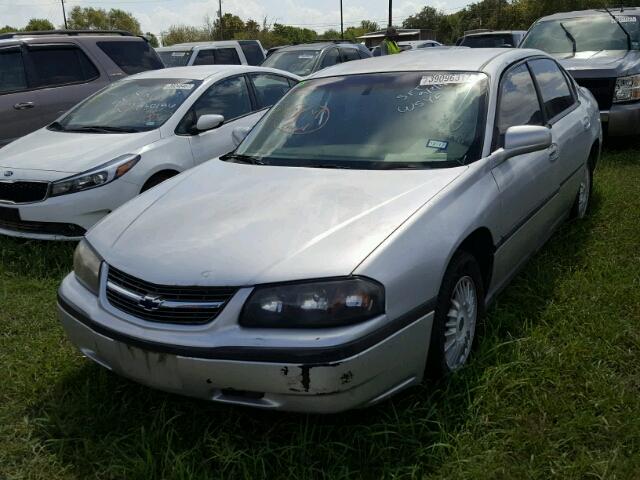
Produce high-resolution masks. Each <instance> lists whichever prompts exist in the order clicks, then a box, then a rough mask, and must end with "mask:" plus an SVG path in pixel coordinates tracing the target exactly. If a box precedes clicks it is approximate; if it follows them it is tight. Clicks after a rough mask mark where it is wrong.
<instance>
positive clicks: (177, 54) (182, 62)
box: [158, 50, 191, 67]
mask: <svg viewBox="0 0 640 480" xmlns="http://www.w3.org/2000/svg"><path fill="white" fill-rule="evenodd" d="M158 55H159V56H160V60H162V63H164V66H165V67H186V66H187V63H189V58H191V51H190V50H160V51H158Z"/></svg>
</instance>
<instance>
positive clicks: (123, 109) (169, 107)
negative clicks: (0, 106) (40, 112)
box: [49, 78, 202, 133]
mask: <svg viewBox="0 0 640 480" xmlns="http://www.w3.org/2000/svg"><path fill="white" fill-rule="evenodd" d="M200 83H202V82H201V81H199V80H186V79H180V78H176V79H166V78H163V79H157V78H153V79H132V80H129V79H126V80H121V81H119V82H117V83H114V84H112V85H110V86H108V87H107V88H105V89H103V90H101V91H100V92H98V93H97V94H96V95H94V96H92V97H89V98H88V99H87V100H85V101H84V102H82V103H81V104H80V105H79V106H78V107H76V108H74V109H73V110H71V111H70V112H69V113H68V114H67V115H65V116H64V117H63V118H62V119H61V120H59V121H57V122H54V123H53V124H51V125H50V126H49V129H51V130H58V131H66V132H89V133H134V132H144V131H148V130H155V129H156V128H158V127H160V126H162V125H163V124H164V123H165V122H166V121H167V120H168V119H169V118H170V117H171V116H172V115H173V114H174V113H175V111H176V110H177V109H178V107H180V105H182V104H183V103H184V101H185V100H186V99H187V98H189V96H190V95H191V94H192V93H193V91H194V90H196V88H197V87H198V85H200Z"/></svg>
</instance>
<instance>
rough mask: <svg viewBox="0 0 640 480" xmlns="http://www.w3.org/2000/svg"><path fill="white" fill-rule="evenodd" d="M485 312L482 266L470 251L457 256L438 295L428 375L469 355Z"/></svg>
mask: <svg viewBox="0 0 640 480" xmlns="http://www.w3.org/2000/svg"><path fill="white" fill-rule="evenodd" d="M483 315H484V286H483V284H482V275H481V272H480V266H479V265H478V262H477V261H476V259H475V258H474V257H473V255H471V254H469V253H467V252H459V253H457V254H456V255H455V256H454V257H453V260H452V261H451V263H450V264H449V267H448V268H447V271H446V273H445V275H444V279H443V280H442V285H441V287H440V292H439V294H438V299H437V304H436V309H435V315H434V320H433V329H432V331H431V341H430V346H429V355H428V360H427V374H428V375H429V376H431V377H440V376H443V375H446V374H448V373H451V372H454V371H456V370H458V369H460V368H461V367H462V366H463V365H464V364H465V363H466V362H467V359H468V358H469V354H470V353H471V348H472V346H473V341H474V338H475V333H476V327H477V325H478V321H479V320H480V319H481V318H482V316H483Z"/></svg>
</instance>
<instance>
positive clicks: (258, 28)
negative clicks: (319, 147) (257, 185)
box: [0, 0, 611, 48]
mask: <svg viewBox="0 0 640 480" xmlns="http://www.w3.org/2000/svg"><path fill="white" fill-rule="evenodd" d="M610 2H611V0H481V1H479V2H475V3H472V4H470V5H468V6H466V7H465V8H463V9H461V10H459V11H457V12H455V13H446V12H444V11H442V10H439V9H437V8H434V7H424V8H423V9H422V10H421V11H419V12H417V13H416V14H414V15H411V16H409V17H407V18H406V19H405V20H404V21H403V22H402V25H400V26H402V27H404V28H421V29H430V30H433V31H434V32H435V37H436V38H435V39H436V40H439V41H440V42H443V43H454V42H455V41H456V39H457V38H458V37H460V36H462V35H463V34H464V32H465V31H467V30H473V29H478V28H487V29H494V30H498V29H500V30H503V29H505V30H507V29H508V30H510V29H515V30H526V29H528V28H529V26H531V24H532V23H533V22H534V21H535V20H536V19H538V18H540V17H542V16H544V15H549V14H551V13H555V12H562V11H570V10H584V9H588V8H602V7H605V6H607V5H608V4H610ZM67 23H68V26H69V28H72V29H101V30H111V29H119V30H127V31H130V32H132V33H135V34H137V35H142V34H143V33H142V30H141V28H140V22H138V20H137V19H136V18H135V17H134V16H133V15H132V14H131V13H129V12H126V11H124V10H120V9H116V8H112V9H111V10H108V11H107V10H105V9H102V8H90V7H89V8H86V7H85V8H83V7H79V6H76V7H74V8H73V9H71V11H70V12H69V17H68V22H67ZM380 28H382V27H381V26H380V25H378V24H377V23H376V22H373V21H370V20H363V21H362V22H361V23H360V25H358V26H355V27H354V26H349V27H347V28H346V29H345V31H344V37H345V39H347V40H354V41H355V40H356V38H357V37H359V36H361V35H364V34H365V33H368V32H372V31H376V30H379V29H380ZM53 29H54V25H53V24H52V23H51V22H50V21H49V20H47V19H39V18H33V19H31V20H30V21H29V23H28V24H27V25H26V26H25V27H24V28H14V27H11V26H8V25H7V26H5V27H4V28H0V33H3V32H13V31H20V30H24V31H33V30H53ZM145 36H147V37H148V38H149V40H150V42H151V44H152V45H153V46H154V47H155V46H157V45H158V43H159V42H158V39H157V38H156V37H155V35H153V34H152V33H146V34H145ZM340 36H341V34H340V32H339V31H338V30H336V29H330V30H326V31H325V32H323V33H318V32H316V31H315V30H311V29H309V28H301V27H296V26H291V25H284V24H281V23H277V22H276V23H273V24H271V23H269V21H268V19H267V18H264V19H263V20H262V22H260V23H258V22H257V21H255V20H253V19H249V20H246V21H244V20H242V19H241V18H240V17H238V16H237V15H232V14H230V13H226V14H224V15H223V16H222V21H220V19H218V18H217V17H211V16H207V17H205V19H204V21H203V24H202V25H201V26H186V25H173V26H171V27H170V28H168V29H167V30H166V31H164V32H162V33H161V39H162V44H163V45H173V44H176V43H182V42H198V41H209V40H233V39H236V40H242V39H251V40H255V39H257V40H260V42H261V43H262V45H263V46H264V47H266V48H269V47H272V46H276V45H285V44H292V43H303V42H311V41H314V40H330V39H338V38H340Z"/></svg>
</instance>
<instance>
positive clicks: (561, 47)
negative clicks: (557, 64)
mask: <svg viewBox="0 0 640 480" xmlns="http://www.w3.org/2000/svg"><path fill="white" fill-rule="evenodd" d="M615 16H616V18H617V19H618V21H619V22H620V24H621V25H622V26H623V27H624V29H625V30H626V31H627V32H629V35H630V36H631V47H632V48H633V49H637V48H638V47H639V46H640V43H639V42H640V30H639V25H640V22H639V21H638V17H637V16H635V15H622V14H620V13H619V12H618V13H616V15H615ZM574 41H575V51H576V52H593V51H595V52H599V51H601V50H627V49H628V48H629V47H628V42H627V36H626V35H625V33H624V32H623V31H622V29H621V28H620V25H618V24H617V23H616V22H615V20H614V19H613V18H611V17H610V16H609V15H608V14H607V13H606V12H605V13H604V14H603V15H597V16H595V15H591V16H587V17H578V18H565V19H561V20H549V21H544V22H539V23H536V24H535V25H534V26H533V27H532V28H531V31H530V32H529V34H528V35H527V36H526V37H525V39H524V41H523V42H522V45H521V47H522V48H537V49H539V50H543V51H545V52H547V53H551V54H564V53H566V54H569V55H571V54H572V53H573V51H574V46H573V42H574Z"/></svg>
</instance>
